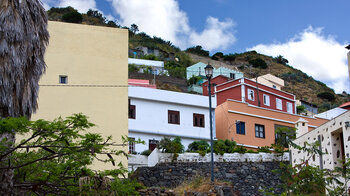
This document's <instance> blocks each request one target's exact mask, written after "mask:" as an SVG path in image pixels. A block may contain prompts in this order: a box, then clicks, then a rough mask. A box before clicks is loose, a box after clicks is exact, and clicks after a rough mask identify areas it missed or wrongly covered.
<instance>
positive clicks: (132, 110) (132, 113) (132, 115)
mask: <svg viewBox="0 0 350 196" xmlns="http://www.w3.org/2000/svg"><path fill="white" fill-rule="evenodd" d="M128 113H129V118H131V119H136V106H135V105H131V104H130V99H129V112H128Z"/></svg>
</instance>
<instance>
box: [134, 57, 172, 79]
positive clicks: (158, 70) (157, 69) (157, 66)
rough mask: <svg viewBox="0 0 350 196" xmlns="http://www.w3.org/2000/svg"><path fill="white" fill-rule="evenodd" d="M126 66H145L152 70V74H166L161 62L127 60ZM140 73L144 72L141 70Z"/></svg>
mask: <svg viewBox="0 0 350 196" xmlns="http://www.w3.org/2000/svg"><path fill="white" fill-rule="evenodd" d="M128 64H135V65H139V66H142V65H143V66H146V67H151V68H152V74H155V75H159V74H167V71H166V70H164V62H163V61H154V60H146V59H134V58H128ZM140 72H141V73H143V72H144V70H143V69H142V68H141V69H140Z"/></svg>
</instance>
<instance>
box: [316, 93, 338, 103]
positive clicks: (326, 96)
mask: <svg viewBox="0 0 350 196" xmlns="http://www.w3.org/2000/svg"><path fill="white" fill-rule="evenodd" d="M317 97H319V98H321V99H326V100H328V101H334V100H335V96H334V94H333V93H331V92H322V93H319V94H317Z"/></svg>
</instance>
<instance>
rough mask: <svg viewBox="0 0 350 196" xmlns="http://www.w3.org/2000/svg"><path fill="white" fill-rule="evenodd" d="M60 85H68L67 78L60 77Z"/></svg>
mask: <svg viewBox="0 0 350 196" xmlns="http://www.w3.org/2000/svg"><path fill="white" fill-rule="evenodd" d="M59 82H60V84H67V83H68V76H60V81H59Z"/></svg>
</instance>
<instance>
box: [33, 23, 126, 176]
mask: <svg viewBox="0 0 350 196" xmlns="http://www.w3.org/2000/svg"><path fill="white" fill-rule="evenodd" d="M48 31H49V33H50V43H49V45H48V47H47V50H46V53H45V62H46V64H47V68H46V72H45V74H44V75H43V76H42V78H41V79H40V82H39V85H40V91H39V95H38V110H37V112H36V113H35V114H34V115H33V116H32V120H37V119H47V120H53V119H55V118H58V117H60V116H61V117H63V118H64V117H67V116H71V115H72V114H75V113H83V114H84V115H87V116H88V117H89V120H90V121H91V122H92V123H94V124H96V125H97V126H96V127H93V128H91V129H89V131H91V132H94V133H100V134H102V135H103V136H104V137H107V136H112V137H113V140H114V141H115V142H116V143H122V136H123V135H127V134H128V132H127V129H128V117H127V112H128V98H127V97H128V89H127V88H126V87H121V86H127V84H128V56H127V55H128V30H127V29H120V28H109V27H101V26H91V25H81V24H72V23H63V22H53V21H49V23H48ZM116 125H118V126H116ZM116 150H126V148H125V147H120V148H118V149H116ZM114 159H115V160H116V161H117V162H119V161H121V162H122V163H123V165H124V166H127V159H126V157H122V156H116V157H114ZM92 168H93V169H95V170H105V169H115V167H113V165H112V164H111V163H109V164H105V163H102V162H95V163H94V165H93V167H92Z"/></svg>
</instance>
